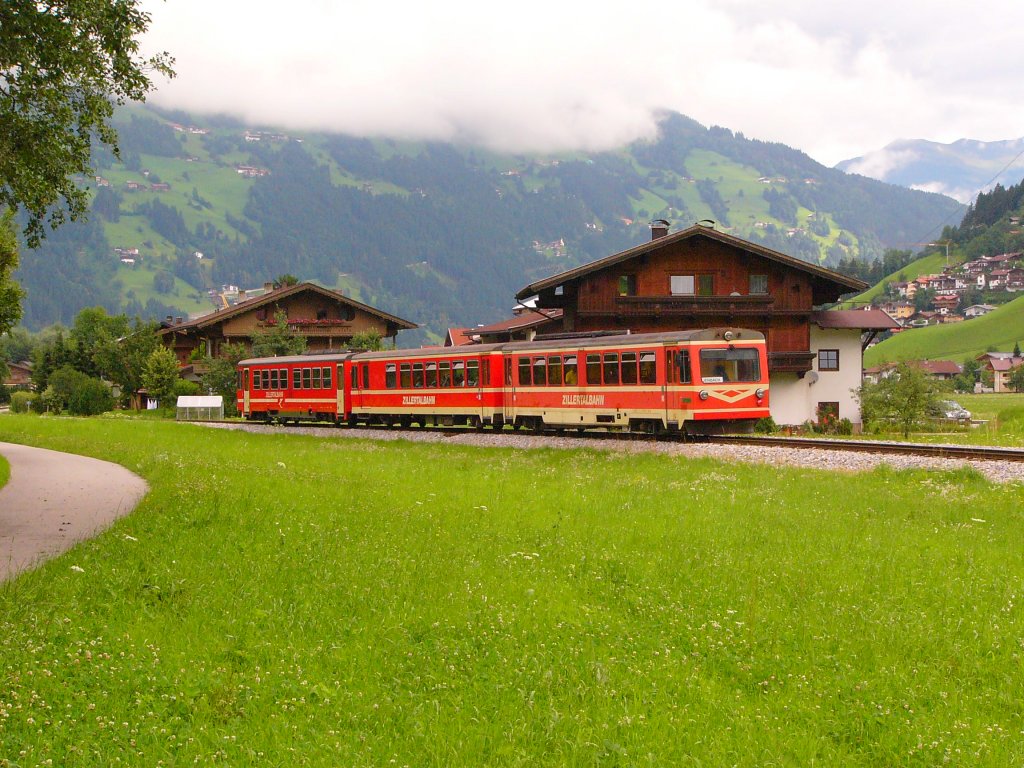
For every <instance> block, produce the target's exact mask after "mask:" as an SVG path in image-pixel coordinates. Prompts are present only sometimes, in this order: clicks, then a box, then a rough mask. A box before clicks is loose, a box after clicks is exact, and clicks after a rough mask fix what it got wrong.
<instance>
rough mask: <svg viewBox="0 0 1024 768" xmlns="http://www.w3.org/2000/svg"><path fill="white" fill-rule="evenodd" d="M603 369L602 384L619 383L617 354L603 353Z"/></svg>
mask: <svg viewBox="0 0 1024 768" xmlns="http://www.w3.org/2000/svg"><path fill="white" fill-rule="evenodd" d="M602 368H603V373H604V376H603V382H604V384H605V385H606V386H607V385H614V384H618V383H619V355H618V353H617V352H605V354H604V365H603V366H602Z"/></svg>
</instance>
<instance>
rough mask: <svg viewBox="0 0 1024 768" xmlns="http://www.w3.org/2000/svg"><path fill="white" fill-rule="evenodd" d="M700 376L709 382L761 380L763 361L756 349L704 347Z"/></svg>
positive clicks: (701, 356)
mask: <svg viewBox="0 0 1024 768" xmlns="http://www.w3.org/2000/svg"><path fill="white" fill-rule="evenodd" d="M700 376H701V381H703V382H705V383H708V384H716V383H719V382H723V381H760V380H761V361H760V358H759V357H758V354H757V350H756V349H736V348H732V349H702V350H701V351H700Z"/></svg>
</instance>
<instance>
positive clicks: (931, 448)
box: [709, 435, 1024, 462]
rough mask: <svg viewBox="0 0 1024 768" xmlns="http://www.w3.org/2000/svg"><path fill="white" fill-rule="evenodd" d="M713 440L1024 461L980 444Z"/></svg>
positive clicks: (1022, 455) (1013, 452) (1014, 452)
mask: <svg viewBox="0 0 1024 768" xmlns="http://www.w3.org/2000/svg"><path fill="white" fill-rule="evenodd" d="M709 440H710V442H713V443H719V444H732V445H761V446H777V447H782V448H817V449H819V450H829V451H854V452H858V453H877V454H890V455H903V456H931V457H935V458H945V459H968V460H972V461H1021V462H1024V450H1021V449H1019V448H996V447H989V446H977V445H933V444H930V443H900V442H894V441H882V440H832V439H823V438H813V437H759V436H758V437H755V436H753V435H716V436H713V437H711V438H709Z"/></svg>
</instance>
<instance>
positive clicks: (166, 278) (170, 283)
mask: <svg viewBox="0 0 1024 768" xmlns="http://www.w3.org/2000/svg"><path fill="white" fill-rule="evenodd" d="M153 290H154V291H156V292H157V293H170V292H171V291H173V290H174V275H172V274H171V273H170V272H168V271H166V270H163V269H161V270H160V271H159V272H157V273H156V274H154V275H153Z"/></svg>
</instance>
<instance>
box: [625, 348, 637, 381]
mask: <svg viewBox="0 0 1024 768" xmlns="http://www.w3.org/2000/svg"><path fill="white" fill-rule="evenodd" d="M622 383H623V384H636V352H623V353H622Z"/></svg>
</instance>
